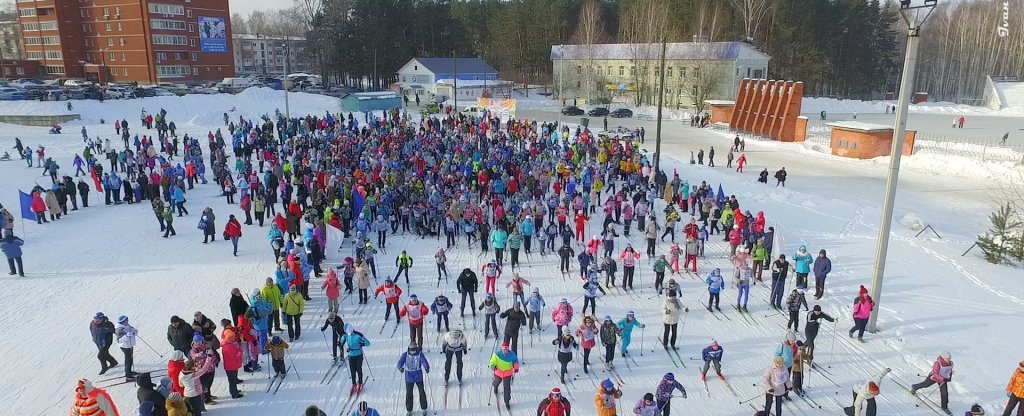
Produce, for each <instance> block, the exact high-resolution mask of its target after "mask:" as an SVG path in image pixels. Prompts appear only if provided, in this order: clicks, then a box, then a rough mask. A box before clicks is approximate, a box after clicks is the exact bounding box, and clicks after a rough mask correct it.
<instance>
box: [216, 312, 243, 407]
mask: <svg viewBox="0 0 1024 416" xmlns="http://www.w3.org/2000/svg"><path fill="white" fill-rule="evenodd" d="M220 325H221V326H222V327H224V331H222V332H221V333H220V352H221V357H222V360H223V363H224V373H225V374H227V376H228V392H230V393H231V398H232V399H238V398H241V397H242V393H240V392H239V391H238V382H239V381H240V380H239V379H238V369H239V368H242V341H241V334H239V333H238V331H237V330H236V329H235V328H234V327H233V326H231V320H230V319H221V320H220Z"/></svg>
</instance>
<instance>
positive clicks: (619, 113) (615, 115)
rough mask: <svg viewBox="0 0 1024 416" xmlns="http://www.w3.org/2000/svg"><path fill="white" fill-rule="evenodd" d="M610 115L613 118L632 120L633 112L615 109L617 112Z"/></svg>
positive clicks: (626, 109)
mask: <svg viewBox="0 0 1024 416" xmlns="http://www.w3.org/2000/svg"><path fill="white" fill-rule="evenodd" d="M608 115H610V116H611V117H612V118H632V117H633V110H630V109H628V108H617V109H615V111H612V112H611V113H609V114H608Z"/></svg>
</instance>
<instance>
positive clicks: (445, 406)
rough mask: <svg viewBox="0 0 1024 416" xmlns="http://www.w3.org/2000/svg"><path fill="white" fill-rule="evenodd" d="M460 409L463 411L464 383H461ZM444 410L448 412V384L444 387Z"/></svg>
mask: <svg viewBox="0 0 1024 416" xmlns="http://www.w3.org/2000/svg"><path fill="white" fill-rule="evenodd" d="M459 409H462V382H461V381H460V382H459ZM444 410H448V384H447V383H446V384H445V386H444Z"/></svg>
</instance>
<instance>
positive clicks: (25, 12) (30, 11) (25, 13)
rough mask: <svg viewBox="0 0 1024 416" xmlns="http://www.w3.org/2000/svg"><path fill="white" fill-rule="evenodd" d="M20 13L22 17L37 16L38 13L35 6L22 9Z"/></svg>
mask: <svg viewBox="0 0 1024 416" xmlns="http://www.w3.org/2000/svg"><path fill="white" fill-rule="evenodd" d="M18 15H20V16H22V17H26V16H35V15H36V9H35V8H34V7H33V8H28V9H21V10H18Z"/></svg>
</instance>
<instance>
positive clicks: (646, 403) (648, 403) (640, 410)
mask: <svg viewBox="0 0 1024 416" xmlns="http://www.w3.org/2000/svg"><path fill="white" fill-rule="evenodd" d="M658 410H659V409H658V405H657V404H656V403H654V395H653V394H651V393H646V394H644V398H642V399H640V400H638V401H637V402H636V405H635V406H633V414H635V415H638V416H657V415H658Z"/></svg>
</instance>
